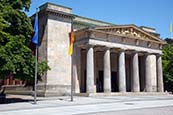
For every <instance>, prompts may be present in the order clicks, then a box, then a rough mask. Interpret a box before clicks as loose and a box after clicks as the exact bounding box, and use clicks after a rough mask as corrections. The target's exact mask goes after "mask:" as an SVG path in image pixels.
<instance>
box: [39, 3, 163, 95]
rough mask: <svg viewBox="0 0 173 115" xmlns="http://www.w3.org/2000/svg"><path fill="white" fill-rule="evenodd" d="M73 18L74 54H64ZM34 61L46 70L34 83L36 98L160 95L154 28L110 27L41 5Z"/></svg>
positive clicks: (158, 41)
mask: <svg viewBox="0 0 173 115" xmlns="http://www.w3.org/2000/svg"><path fill="white" fill-rule="evenodd" d="M72 18H73V24H74V30H75V42H74V52H73V55H72V58H71V57H70V56H69V55H68V47H69V32H70V31H71V19H72ZM39 40H40V46H39V51H38V55H39V58H38V59H39V60H47V61H48V64H49V66H50V67H51V70H50V71H48V72H47V73H46V74H45V75H44V76H43V77H42V81H39V83H38V92H39V95H44V96H52V95H69V94H70V87H71V76H72V75H73V78H74V92H75V93H76V94H88V95H90V94H99V93H103V94H104V93H105V94H113V93H126V92H132V93H140V92H147V93H149V92H163V91H164V88H163V76H162V58H161V56H162V45H163V44H164V41H163V40H162V39H160V36H159V34H157V33H156V32H155V29H153V28H149V27H138V26H136V25H133V24H130V25H115V24H111V23H107V22H102V21H98V20H93V19H89V18H85V17H81V16H77V15H75V14H72V9H71V8H68V7H64V6H60V5H55V4H51V3H46V4H44V5H42V6H40V12H39Z"/></svg>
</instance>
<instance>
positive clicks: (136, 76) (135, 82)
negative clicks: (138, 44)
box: [132, 52, 140, 92]
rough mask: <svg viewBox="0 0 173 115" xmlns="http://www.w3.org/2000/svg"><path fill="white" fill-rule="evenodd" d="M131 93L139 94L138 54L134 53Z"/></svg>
mask: <svg viewBox="0 0 173 115" xmlns="http://www.w3.org/2000/svg"><path fill="white" fill-rule="evenodd" d="M132 80H133V81H132V91H133V92H139V91H140V85H139V64H138V53H137V52H134V54H133V55H132Z"/></svg>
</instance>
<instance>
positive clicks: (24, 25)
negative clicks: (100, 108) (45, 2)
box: [0, 0, 50, 80]
mask: <svg viewBox="0 0 173 115" xmlns="http://www.w3.org/2000/svg"><path fill="white" fill-rule="evenodd" d="M30 4H31V0H0V77H1V78H5V77H7V76H8V75H9V74H12V75H13V76H14V78H16V79H21V80H33V78H34V71H35V69H34V68H35V61H34V59H35V57H34V56H33V55H32V51H31V49H30V48H29V45H30V42H31V34H32V32H33V28H32V25H31V20H30V18H29V17H27V15H26V14H25V11H29V7H30ZM49 69H50V68H49V66H48V65H47V62H46V61H42V62H39V63H38V75H39V76H41V75H43V73H44V72H46V71H47V70H49Z"/></svg>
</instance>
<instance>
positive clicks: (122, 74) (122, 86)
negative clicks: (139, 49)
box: [118, 51, 126, 92]
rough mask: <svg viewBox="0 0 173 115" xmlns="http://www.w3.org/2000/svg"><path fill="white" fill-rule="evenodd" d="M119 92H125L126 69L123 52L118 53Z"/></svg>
mask: <svg viewBox="0 0 173 115" xmlns="http://www.w3.org/2000/svg"><path fill="white" fill-rule="evenodd" d="M118 74H119V92H126V69H125V52H124V51H120V53H119V68H118Z"/></svg>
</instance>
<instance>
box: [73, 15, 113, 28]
mask: <svg viewBox="0 0 173 115" xmlns="http://www.w3.org/2000/svg"><path fill="white" fill-rule="evenodd" d="M73 15H74V17H78V18H82V19H87V20H91V21H95V22H99V23H104V24H109V25H115V24H113V23H109V22H105V21H101V20H96V19H93V18H88V17H84V16H79V15H76V14H73ZM74 21H75V20H74Z"/></svg>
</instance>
